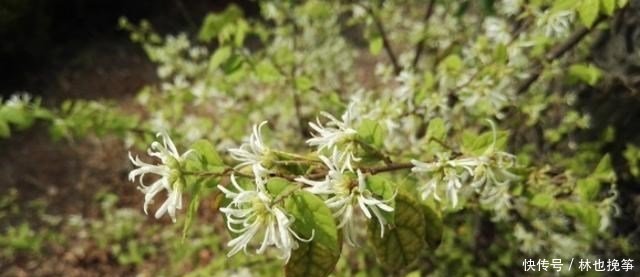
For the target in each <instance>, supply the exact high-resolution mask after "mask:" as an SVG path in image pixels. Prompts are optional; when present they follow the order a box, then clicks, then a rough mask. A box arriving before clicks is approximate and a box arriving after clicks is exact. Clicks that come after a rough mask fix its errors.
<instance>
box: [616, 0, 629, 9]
mask: <svg viewBox="0 0 640 277" xmlns="http://www.w3.org/2000/svg"><path fill="white" fill-rule="evenodd" d="M627 3H629V0H618V7H620V8H622V7H624V6H626V5H627Z"/></svg>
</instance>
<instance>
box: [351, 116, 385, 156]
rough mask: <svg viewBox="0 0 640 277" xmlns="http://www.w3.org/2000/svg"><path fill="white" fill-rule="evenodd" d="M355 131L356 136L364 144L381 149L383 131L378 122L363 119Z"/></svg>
mask: <svg viewBox="0 0 640 277" xmlns="http://www.w3.org/2000/svg"><path fill="white" fill-rule="evenodd" d="M357 131H358V136H360V138H362V140H363V141H364V142H365V143H367V144H369V145H372V146H374V147H375V148H378V149H380V148H382V146H383V144H384V137H385V129H384V127H382V126H381V125H380V124H378V122H376V121H373V120H371V119H364V120H362V123H360V126H359V127H358V130H357Z"/></svg>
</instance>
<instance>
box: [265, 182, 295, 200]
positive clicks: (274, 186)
mask: <svg viewBox="0 0 640 277" xmlns="http://www.w3.org/2000/svg"><path fill="white" fill-rule="evenodd" d="M291 187H294V186H293V184H291V182H289V181H287V180H286V179H282V178H277V177H276V178H271V179H269V181H267V185H266V188H267V191H269V193H271V195H273V196H278V195H280V194H283V192H285V191H287V190H288V188H291Z"/></svg>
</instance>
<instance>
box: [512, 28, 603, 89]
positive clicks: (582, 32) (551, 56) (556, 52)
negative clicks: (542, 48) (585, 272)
mask: <svg viewBox="0 0 640 277" xmlns="http://www.w3.org/2000/svg"><path fill="white" fill-rule="evenodd" d="M604 19H605V17H604V16H600V17H598V19H597V20H596V21H595V23H594V24H593V26H592V27H591V28H587V27H584V26H581V27H579V28H578V30H576V31H575V32H573V34H571V36H569V38H568V39H567V40H566V41H565V42H564V43H562V44H559V45H557V46H556V47H554V48H553V49H551V51H549V53H548V54H547V55H546V56H545V57H544V60H543V62H542V63H541V62H538V63H536V64H535V65H534V66H533V73H532V74H531V75H530V76H529V77H528V78H527V79H525V80H524V81H522V83H520V85H518V87H517V88H516V93H517V94H522V93H524V92H525V91H527V90H528V89H529V87H531V85H533V83H534V82H535V81H536V80H538V78H540V75H541V74H542V71H543V69H544V64H545V63H550V62H552V61H554V60H555V59H558V58H560V57H562V56H563V55H564V54H565V53H566V52H568V51H569V50H571V49H573V47H575V46H576V45H578V43H579V42H580V41H582V39H584V38H585V37H586V36H587V35H588V34H589V33H591V31H592V30H593V29H595V27H596V26H598V25H599V24H600V22H602V21H603V20H604Z"/></svg>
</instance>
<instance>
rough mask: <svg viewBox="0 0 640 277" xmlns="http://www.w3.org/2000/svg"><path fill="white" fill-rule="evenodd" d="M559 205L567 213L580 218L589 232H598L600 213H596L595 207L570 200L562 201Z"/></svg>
mask: <svg viewBox="0 0 640 277" xmlns="http://www.w3.org/2000/svg"><path fill="white" fill-rule="evenodd" d="M560 207H561V208H562V210H563V211H564V212H565V213H567V214H568V215H571V216H573V217H575V218H576V219H578V220H580V222H582V224H584V225H585V226H586V227H587V230H589V231H590V232H592V233H596V232H598V229H599V228H600V213H598V209H597V208H596V207H594V206H591V205H586V204H578V203H572V202H563V203H562V205H561V206H560Z"/></svg>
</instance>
